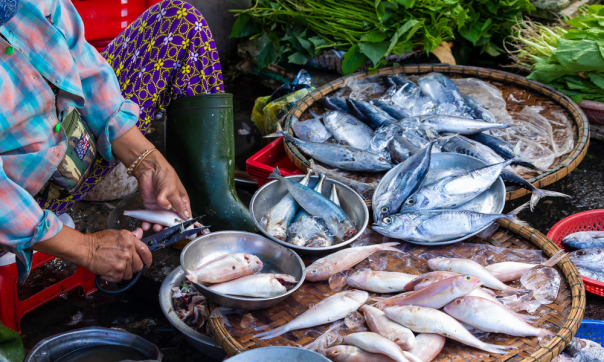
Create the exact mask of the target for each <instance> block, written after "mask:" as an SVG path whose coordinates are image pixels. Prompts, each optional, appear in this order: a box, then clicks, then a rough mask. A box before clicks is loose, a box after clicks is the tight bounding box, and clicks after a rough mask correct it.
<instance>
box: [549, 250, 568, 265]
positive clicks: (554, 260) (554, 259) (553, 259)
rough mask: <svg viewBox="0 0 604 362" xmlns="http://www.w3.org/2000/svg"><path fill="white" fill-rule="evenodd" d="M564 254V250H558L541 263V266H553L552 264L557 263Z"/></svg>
mask: <svg viewBox="0 0 604 362" xmlns="http://www.w3.org/2000/svg"><path fill="white" fill-rule="evenodd" d="M566 255H568V254H567V253H565V252H564V250H558V252H557V253H556V254H554V255H552V257H551V258H549V260H548V261H546V262H545V263H543V266H548V267H553V266H554V265H556V264H558V262H559V261H560V260H562V259H564V257H565V256H566Z"/></svg>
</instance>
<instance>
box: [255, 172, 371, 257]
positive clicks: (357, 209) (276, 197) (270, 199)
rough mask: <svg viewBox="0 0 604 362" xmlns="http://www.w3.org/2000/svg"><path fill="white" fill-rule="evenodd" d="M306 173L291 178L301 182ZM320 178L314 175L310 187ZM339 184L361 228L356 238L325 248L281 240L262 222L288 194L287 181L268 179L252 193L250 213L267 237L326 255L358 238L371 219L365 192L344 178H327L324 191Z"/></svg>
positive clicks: (343, 200) (344, 205) (302, 252)
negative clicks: (263, 226) (353, 186)
mask: <svg viewBox="0 0 604 362" xmlns="http://www.w3.org/2000/svg"><path fill="white" fill-rule="evenodd" d="M303 177H304V176H301V175H297V176H288V177H287V178H288V179H291V180H292V181H295V182H298V181H300V180H302V178H303ZM318 180H319V178H318V177H317V176H311V178H310V182H309V184H308V185H309V187H311V188H312V187H314V186H315V185H316V184H317V181H318ZM332 184H336V189H337V191H338V197H339V198H340V203H341V205H340V207H341V208H342V210H344V212H345V213H346V215H348V217H349V218H350V219H351V220H352V221H353V222H354V224H355V227H356V229H357V233H356V235H355V236H353V237H352V238H350V239H348V240H346V241H344V242H341V243H339V244H336V245H334V246H329V247H325V248H308V247H304V246H297V245H294V244H290V243H288V242H285V241H282V240H279V239H277V238H275V237H273V236H271V235H269V234H268V233H267V232H266V230H264V228H262V226H261V225H260V219H261V218H262V216H263V215H264V214H266V213H267V212H268V211H269V210H270V209H272V208H273V206H275V205H276V204H277V203H278V202H279V201H281V199H282V198H283V197H284V196H285V195H287V188H286V187H285V185H283V183H282V182H280V181H278V180H275V181H272V182H269V183H267V184H266V185H264V186H262V187H261V188H260V189H259V190H258V191H256V193H255V194H254V197H252V201H251V202H250V213H251V214H252V218H253V219H254V223H256V226H257V227H258V229H260V231H262V233H263V234H264V235H266V237H267V238H270V239H271V240H273V241H275V242H277V243H279V244H281V245H285V246H287V247H288V248H290V249H293V250H295V251H296V252H297V253H298V254H300V255H325V254H331V253H333V252H334V251H336V250H338V249H342V248H343V247H345V246H347V245H349V244H350V243H352V242H354V241H355V240H356V239H357V238H358V237H359V236H360V235H361V234H362V233H363V231H365V229H366V228H367V224H368V223H369V210H367V205H365V201H363V199H362V198H361V196H360V195H359V194H358V193H356V191H354V190H353V189H351V188H350V187H348V186H346V185H344V184H343V183H341V182H338V181H336V180H331V179H328V178H327V179H325V181H324V183H323V195H328V194H329V192H331V191H330V190H331V185H332Z"/></svg>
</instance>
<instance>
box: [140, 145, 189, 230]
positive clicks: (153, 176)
mask: <svg viewBox="0 0 604 362" xmlns="http://www.w3.org/2000/svg"><path fill="white" fill-rule="evenodd" d="M134 176H135V177H136V179H137V180H138V187H139V189H140V191H141V196H142V198H143V203H144V204H145V208H147V209H166V210H172V211H174V212H176V213H177V214H179V215H180V217H181V218H183V220H187V219H190V218H191V206H190V204H189V196H188V195H187V191H186V190H185V188H184V186H183V185H182V183H181V182H180V179H179V178H178V175H177V174H176V171H174V168H172V166H170V164H169V163H168V161H167V160H166V159H165V158H164V156H162V154H161V153H159V152H158V151H155V152H153V153H151V154H150V155H149V156H147V157H146V158H145V159H144V160H143V162H141V164H140V165H139V166H138V168H137V170H136V174H135V175H134ZM150 226H151V224H149V223H147V222H144V223H143V230H148V229H149V228H150ZM162 228H163V227H162V226H161V225H157V224H156V225H154V227H153V230H154V231H161V230H162Z"/></svg>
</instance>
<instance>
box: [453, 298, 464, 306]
mask: <svg viewBox="0 0 604 362" xmlns="http://www.w3.org/2000/svg"><path fill="white" fill-rule="evenodd" d="M461 303H463V300H462V299H455V304H457V305H460V304H461Z"/></svg>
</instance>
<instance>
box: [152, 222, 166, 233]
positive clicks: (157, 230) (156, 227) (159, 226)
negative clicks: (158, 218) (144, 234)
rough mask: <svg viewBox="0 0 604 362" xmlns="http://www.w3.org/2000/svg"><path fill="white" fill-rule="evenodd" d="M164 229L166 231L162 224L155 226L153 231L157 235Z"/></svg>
mask: <svg viewBox="0 0 604 362" xmlns="http://www.w3.org/2000/svg"><path fill="white" fill-rule="evenodd" d="M163 229H164V226H163V225H160V224H155V225H153V231H155V232H156V233H158V232H160V231H162V230H163Z"/></svg>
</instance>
